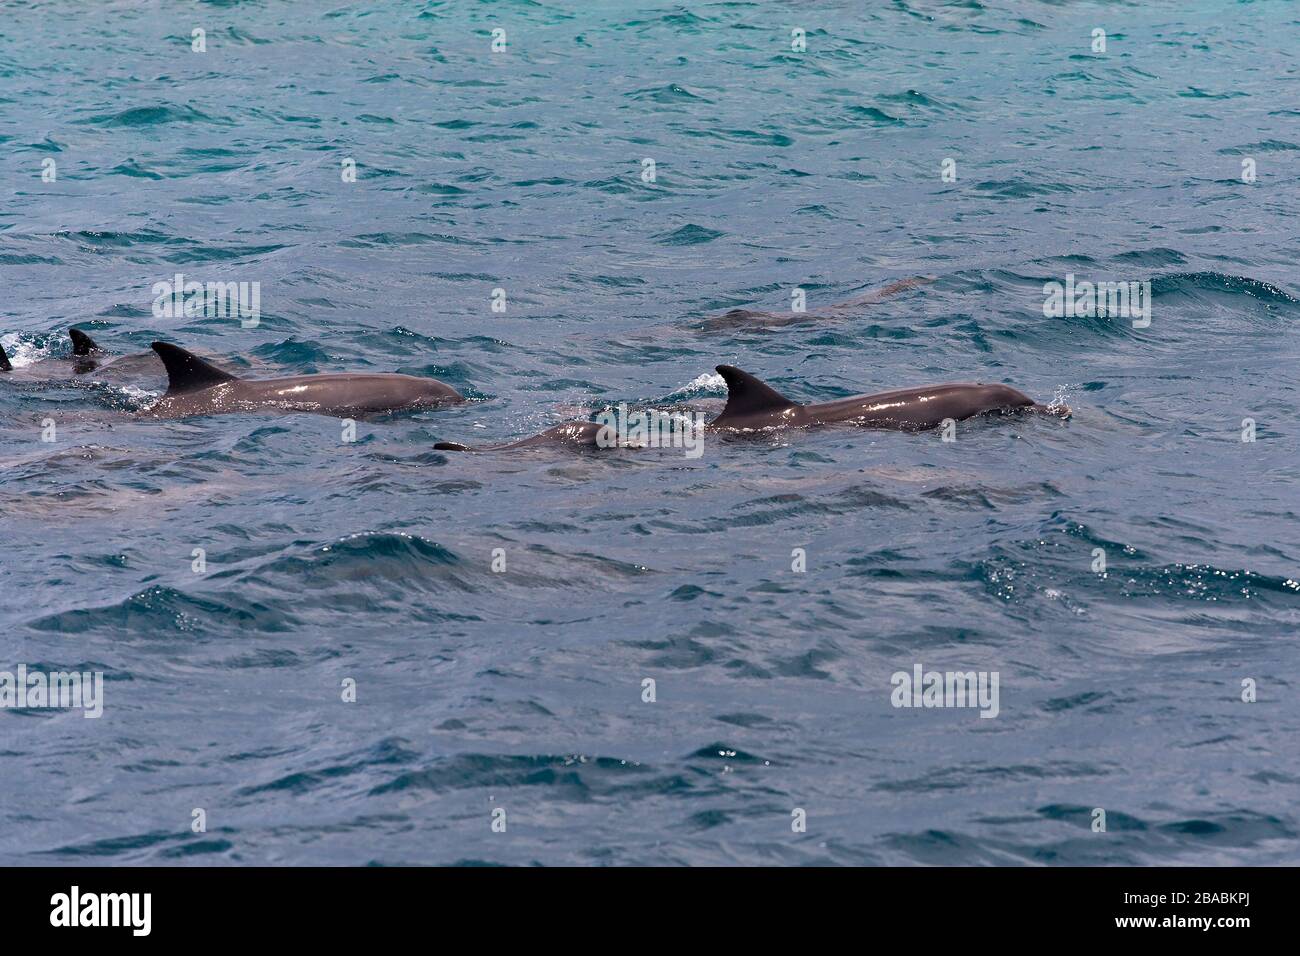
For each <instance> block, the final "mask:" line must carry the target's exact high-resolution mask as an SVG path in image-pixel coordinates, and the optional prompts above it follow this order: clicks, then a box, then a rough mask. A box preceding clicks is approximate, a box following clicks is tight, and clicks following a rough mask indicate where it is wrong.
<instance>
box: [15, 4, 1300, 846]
mask: <svg viewBox="0 0 1300 956" xmlns="http://www.w3.org/2000/svg"><path fill="white" fill-rule="evenodd" d="M195 28H201V29H203V30H204V31H205V33H204V35H203V36H204V41H205V46H206V49H205V51H204V52H196V51H195V50H193V49H192V44H193V43H194V39H193V33H192V31H193V30H194V29H195ZM497 28H500V29H502V30H504V31H505V33H504V37H502V38H501V39H503V40H504V43H505V49H504V50H503V51H502V52H494V51H493V49H492V44H493V35H492V31H493V30H494V29H497ZM1097 29H1101V30H1103V31H1104V33H1105V50H1104V51H1100V50H1094V43H1095V40H1094V33H1093V31H1094V30H1097ZM795 30H802V31H804V32H803V34H802V36H803V37H804V41H805V43H806V49H804V50H802V51H799V50H796V49H794V48H793V47H794V46H797V45H798V38H799V35H798V34H795V33H794V32H793V31H795ZM499 36H500V35H499ZM0 78H2V81H3V82H2V83H0V152H2V153H3V156H4V164H3V165H4V184H5V189H6V197H5V201H4V203H3V206H0V277H3V281H4V288H5V293H6V294H5V296H4V298H3V301H2V302H0V343H2V344H3V345H4V346H5V349H6V351H7V352H8V354H9V355H10V356H12V357H13V360H14V364H15V366H18V368H17V369H16V371H15V373H13V374H11V375H10V376H8V377H7V378H5V379H0V535H2V541H0V635H2V637H0V649H2V650H3V653H2V654H0V670H7V671H13V670H14V669H15V668H17V667H18V665H20V664H23V665H26V666H27V667H28V668H29V669H35V670H43V671H53V670H77V671H89V672H93V671H102V672H103V674H104V689H103V716H102V717H101V718H99V719H85V718H84V717H83V716H82V713H81V712H80V711H78V710H75V709H48V708H37V707H27V708H9V709H6V710H4V711H0V776H2V777H3V780H4V784H3V790H4V799H3V801H0V852H2V853H3V855H4V858H5V859H6V860H8V861H10V862H20V863H27V864H65V863H78V864H142V863H175V864H207V865H212V864H239V863H246V864H252V863H260V864H412V863H416V864H435V863H436V864H444V863H470V862H481V863H505V864H528V863H542V864H1089V865H1091V864H1170V863H1172V864H1225V865H1226V864H1232V865H1250V864H1266V863H1271V864H1278V863H1295V862H1297V861H1300V832H1298V831H1300V819H1297V811H1296V808H1297V806H1300V747H1297V743H1296V742H1297V739H1298V737H1297V734H1298V733H1300V712H1298V711H1297V706H1296V693H1297V690H1298V687H1297V681H1298V680H1300V649H1298V648H1297V638H1298V636H1300V585H1298V584H1297V579H1300V455H1298V454H1297V438H1298V437H1300V429H1298V427H1297V418H1298V416H1300V391H1298V390H1297V386H1298V385H1300V345H1298V338H1297V323H1298V322H1300V301H1298V297H1300V283H1298V282H1297V278H1296V270H1295V263H1296V261H1297V258H1298V257H1300V216H1298V215H1297V210H1300V186H1298V185H1297V179H1296V169H1297V162H1300V9H1297V7H1296V6H1295V5H1294V4H1289V3H1282V2H1257V3H1240V4H1234V3H1220V2H1194V3H1171V2H1151V3H1140V4H1123V3H1069V2H1052V3H1047V2H1034V0H1025V2H1011V0H966V2H956V3H938V2H920V0H895V2H890V3H885V2H881V3H869V4H868V3H830V2H828V3H820V4H816V5H804V4H784V3H775V2H754V3H746V2H725V3H657V2H653V0H651V2H646V3H624V2H608V3H594V4H591V3H578V2H556V3H544V4H543V3H534V2H497V3H481V4H479V3H467V2H446V3H427V2H426V3H420V2H413V3H397V2H383V3H367V4H350V3H336V4H328V3H322V4H301V3H299V4H289V3H281V2H275V0H266V2H250V3H235V2H230V3H206V4H185V5H179V6H172V5H160V4H155V3H145V2H116V3H104V4H96V5H93V6H88V5H85V4H82V3H78V2H72V0H50V2H35V0H29V2H23V0H7V2H6V3H5V4H4V9H3V18H2V19H0ZM346 159H351V160H353V161H354V162H355V165H356V181H355V182H346V181H344V176H343V175H342V172H341V170H342V168H343V164H344V160H346ZM646 159H651V160H653V162H654V176H653V178H652V181H646V180H647V179H648V178H650V177H648V176H645V175H643V174H645V173H646V170H647V168H648V167H647V165H646V164H645V163H644V160H646ZM945 159H951V160H953V164H952V165H951V166H950V167H948V168H951V169H952V170H953V171H954V172H955V176H956V178H955V181H945V177H944V176H943V175H942V172H943V169H944V168H945V166H944V160H945ZM46 160H52V161H53V164H52V165H51V164H50V163H46V162H45V161H46ZM1248 161H1249V162H1248ZM50 169H53V170H54V176H53V178H52V180H51V181H46V180H45V179H43V178H42V174H43V172H45V171H46V170H50ZM1248 170H1253V175H1250V174H1249V172H1248ZM46 179H50V176H49V175H48V174H47V176H46ZM948 179H951V177H948ZM1251 179H1253V181H1248V180H1251ZM176 273H182V274H184V275H185V276H186V277H187V278H192V279H196V280H199V281H256V282H258V283H260V290H261V316H260V322H259V323H258V324H257V325H256V326H254V327H244V325H243V324H241V323H240V322H239V321H237V320H233V319H230V318H215V317H203V316H193V317H189V318H170V319H169V318H165V317H156V316H155V314H154V311H153V309H152V304H153V300H154V294H153V292H152V291H151V288H152V287H153V285H154V284H155V283H158V282H160V281H165V280H169V279H170V278H171V277H172V276H173V275H175V274H176ZM1071 274H1072V275H1074V276H1075V277H1076V280H1078V281H1083V280H1088V281H1136V282H1149V283H1150V290H1151V305H1152V308H1151V322H1150V325H1149V327H1146V328H1134V326H1133V323H1132V322H1131V321H1129V320H1128V319H1127V318H1122V317H1114V316H1105V317H1099V316H1087V315H1084V316H1068V317H1065V316H1063V317H1059V318H1048V317H1045V315H1044V312H1043V303H1044V298H1045V297H1044V291H1043V287H1044V284H1045V283H1049V282H1053V281H1056V282H1064V281H1065V279H1066V276H1067V275H1071ZM913 276H926V277H932V278H933V280H934V281H933V282H930V283H928V284H924V285H920V286H918V287H916V288H913V289H910V290H908V291H905V292H903V293H901V294H898V295H895V296H891V297H888V298H885V299H883V300H881V301H879V302H877V303H875V304H871V305H869V306H864V307H863V308H861V309H860V310H858V311H854V312H852V313H851V314H845V315H837V316H834V317H831V318H827V319H824V320H813V321H807V322H801V323H796V324H790V325H785V326H781V327H778V328H757V329H752V328H746V327H744V326H740V327H734V328H721V329H710V328H706V327H705V322H706V320H707V319H708V318H710V317H711V316H716V315H718V314H720V313H722V312H725V311H726V310H728V309H731V308H734V307H738V306H744V307H749V308H755V309H764V310H771V311H780V310H785V309H789V308H790V304H791V294H792V290H794V289H803V290H804V291H805V294H806V296H807V300H808V305H809V308H810V309H812V310H814V311H815V310H816V309H817V308H818V307H821V306H825V305H828V304H830V303H834V302H838V301H843V300H845V299H851V298H853V297H855V296H860V295H863V294H864V293H868V292H870V291H871V290H872V289H875V288H878V287H880V286H882V285H884V284H886V283H888V282H890V281H892V280H897V279H904V278H908V277H913ZM495 289H502V290H504V295H505V300H504V301H505V305H506V308H505V311H504V312H501V311H494V310H493V308H492V302H493V290H495ZM73 324H75V325H77V326H78V327H79V328H82V329H84V330H86V331H87V332H89V333H90V334H91V335H92V336H93V337H94V338H95V339H96V340H97V341H98V342H99V343H100V344H101V345H102V346H104V347H105V348H106V349H108V350H110V351H111V352H114V353H123V354H127V353H139V352H143V351H145V350H146V349H147V346H148V344H149V343H150V342H151V341H153V340H155V339H163V340H166V341H171V342H175V343H177V344H180V345H183V346H186V347H189V348H192V349H194V350H195V351H198V352H199V353H201V354H203V355H205V356H208V357H211V358H212V359H214V360H215V361H217V362H219V363H221V364H223V365H224V366H225V367H227V368H230V369H232V370H234V371H236V372H237V373H239V374H248V375H254V376H256V375H262V376H266V375H274V374H298V373H305V372H317V371H348V370H365V371H403V372H407V373H410V374H416V375H427V376H433V377H436V378H439V379H442V380H444V381H446V382H448V383H450V384H452V385H454V386H456V387H457V388H459V389H460V390H462V391H463V392H464V393H465V394H466V395H468V396H469V397H471V398H472V399H473V401H472V402H471V403H469V404H467V405H464V406H460V407H457V408H453V409H446V410H439V411H428V412H423V413H419V414H414V415H407V416H399V417H395V418H392V419H389V420H385V421H377V422H362V423H359V425H358V432H357V440H356V441H355V442H344V441H342V439H341V425H340V422H338V421H337V420H335V419H333V418H327V417H318V416H308V415H299V416H290V417H274V416H265V417H257V416H241V415H235V416H227V417H213V418H195V419H186V420H181V421H164V422H159V421H150V420H143V419H139V418H137V417H135V415H134V413H135V412H136V411H138V410H139V409H141V408H143V407H145V406H147V405H148V404H149V402H150V401H151V400H152V398H153V397H154V396H156V395H157V394H159V393H160V392H161V390H162V389H163V387H164V385H165V383H164V381H163V380H162V378H161V377H160V376H159V375H158V374H156V372H155V373H153V374H149V373H146V374H143V375H142V376H141V377H140V378H139V379H138V380H132V381H128V382H122V381H99V380H96V378H95V376H93V375H92V376H90V377H89V378H86V377H82V378H78V379H76V380H75V381H69V380H68V378H67V377H66V376H65V377H64V378H55V379H53V380H45V379H42V378H40V377H39V376H37V375H36V374H35V373H36V372H37V371H38V370H39V369H40V368H41V367H42V366H41V363H42V362H48V363H51V364H48V365H45V366H44V367H45V368H47V369H52V368H56V367H57V366H58V364H59V360H60V359H62V358H65V357H66V356H67V355H68V353H69V347H68V345H67V339H66V330H67V328H68V327H69V326H70V325H73ZM719 363H730V364H734V365H737V366H740V367H741V368H744V369H746V370H748V371H750V372H752V373H754V374H756V375H758V376H760V377H761V378H764V379H765V380H767V381H769V382H771V383H772V384H773V385H774V386H775V387H777V388H779V389H780V390H782V391H783V392H785V393H786V394H787V395H789V396H790V397H792V398H795V399H797V400H800V401H824V400H828V399H831V398H836V397H842V396H847V395H852V394H856V393H861V392H869V391H880V390H884V389H887V388H893V387H902V386H908V385H919V384H924V383H928V382H938V381H962V380H982V381H999V382H1006V383H1009V384H1012V385H1014V386H1016V387H1017V388H1020V389H1022V390H1023V391H1025V392H1027V393H1028V394H1030V395H1031V396H1033V397H1034V398H1036V399H1038V400H1039V401H1051V400H1055V401H1057V402H1064V403H1066V404H1068V405H1069V406H1070V407H1071V408H1072V409H1073V417H1072V418H1070V419H1069V420H1067V421H1061V420H1059V419H1052V418H1046V417H1040V416H1021V417H1003V418H992V419H983V420H972V421H969V422H964V423H962V424H961V425H960V426H959V427H958V431H957V436H956V437H957V440H956V441H952V442H945V441H943V440H942V439H941V437H940V436H939V435H938V434H936V433H933V432H930V433H921V434H903V433H893V432H877V431H862V430H854V429H851V428H850V429H834V428H828V429H821V430H816V431H811V432H801V433H781V434H777V435H766V436H760V437H757V438H753V439H750V440H732V441H727V440H722V439H719V438H716V437H709V436H706V444H705V452H704V454H703V455H702V456H700V457H699V458H696V459H691V458H687V457H686V456H685V455H683V454H682V452H681V451H680V450H672V449H669V450H654V449H647V450H642V451H632V450H623V451H615V452H610V453H604V454H582V453H573V452H563V451H547V450H540V451H533V452H528V453H511V454H484V455H463V454H461V455H458V454H455V453H441V452H436V451H433V450H432V446H433V444H434V442H436V441H443V440H450V441H464V442H469V443H491V442H498V441H507V440H510V439H513V438H517V437H523V436H526V435H529V434H532V433H534V432H537V431H540V430H541V429H543V428H546V427H549V426H551V425H554V424H557V423H559V422H562V421H565V420H568V419H572V418H585V417H588V416H590V415H592V414H594V413H595V412H598V411H599V410H600V409H602V408H604V407H606V406H609V405H617V403H620V402H627V403H629V404H630V405H631V406H633V407H644V406H654V407H660V408H673V409H680V410H684V411H695V410H700V411H705V412H709V413H712V412H716V411H717V410H718V409H719V408H720V407H721V405H722V402H723V399H724V398H725V389H724V386H723V383H722V380H721V379H720V378H719V377H718V376H717V375H716V374H714V372H713V368H714V366H715V365H717V364H719ZM1247 419H1249V420H1250V421H1249V422H1247V421H1246V420H1247ZM47 423H53V425H54V432H53V435H52V436H51V437H53V438H54V440H53V441H43V440H42V438H43V437H45V436H46V435H47V428H46V426H47ZM1251 423H1253V438H1254V440H1253V441H1245V440H1243V437H1247V438H1249V437H1252V435H1251V433H1252V424H1251ZM196 549H202V553H203V555H204V556H205V569H204V570H203V571H202V572H196V570H195V569H194V568H195V562H196V560H197V559H196V557H195V551H196ZM497 549H500V550H499V551H497ZM795 549H803V553H804V554H805V556H806V557H805V560H806V570H805V571H803V572H798V571H794V570H792V565H793V564H794V562H795V557H793V555H794V553H795ZM494 551H497V554H498V555H499V556H501V557H503V559H504V562H505V568H504V570H501V571H496V570H494V569H493V553H494ZM1099 559H1100V560H1104V562H1105V566H1104V570H1102V569H1101V566H1100V565H1099V564H1098V561H1099ZM917 665H920V666H921V667H922V668H923V669H924V670H927V671H929V670H936V671H960V672H965V671H978V672H990V673H994V672H995V673H997V674H998V675H999V680H1000V685H999V687H1000V700H999V712H998V715H997V716H996V718H993V719H984V718H981V717H980V715H979V711H978V710H974V709H969V708H965V709H962V708H932V709H925V708H921V709H913V708H898V707H895V706H893V704H892V702H891V695H892V692H893V690H894V687H893V685H892V683H891V677H892V675H894V674H895V673H897V672H907V673H911V672H912V670H913V668H914V667H916V666H917ZM647 680H649V681H653V682H654V683H653V690H654V693H653V697H654V700H653V701H647V700H646V699H644V698H645V697H647V696H649V693H648V691H647V690H646V687H647V685H646V683H645V682H646V681H647ZM351 687H354V688H355V702H350V701H347V700H345V699H344V698H345V696H350V694H349V692H348V688H351ZM1251 688H1253V695H1252V693H1251ZM1243 696H1244V697H1247V698H1249V697H1251V696H1254V698H1255V699H1254V700H1253V701H1250V700H1243ZM196 810H202V811H203V814H202V815H201V819H202V820H203V821H204V823H205V827H198V826H197V824H196V822H195V821H196V820H197V819H199V818H200V817H199V816H196V814H195V811H196ZM797 810H802V811H804V814H806V830H805V831H804V832H798V827H797V826H796V825H795V824H797V823H798V819H799V814H798V813H796V811H797ZM1097 810H1104V811H1105V823H1106V828H1105V831H1104V832H1097V831H1096V829H1095V828H1094V827H1095V823H1094V821H1096V820H1097V819H1098V814H1097V812H1096V811H1097ZM494 821H504V823H505V829H504V832H499V831H500V830H501V827H500V826H498V827H497V828H496V829H495V830H494V828H493V823H494ZM196 829H199V830H202V832H196Z"/></svg>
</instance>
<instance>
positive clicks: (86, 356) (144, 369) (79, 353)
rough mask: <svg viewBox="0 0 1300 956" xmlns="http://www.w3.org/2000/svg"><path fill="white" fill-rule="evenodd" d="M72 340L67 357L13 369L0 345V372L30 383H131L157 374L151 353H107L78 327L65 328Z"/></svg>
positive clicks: (158, 369)
mask: <svg viewBox="0 0 1300 956" xmlns="http://www.w3.org/2000/svg"><path fill="white" fill-rule="evenodd" d="M68 337H69V338H70V339H71V340H72V356H71V358H63V357H58V358H46V359H41V360H40V361H38V362H33V363H32V364H31V365H26V366H22V367H20V368H14V367H13V365H12V363H11V362H10V361H9V356H7V355H5V354H4V349H3V348H0V372H12V373H13V376H14V380H15V381H30V382H60V381H62V382H71V383H73V384H84V383H85V382H91V381H93V382H105V381H107V382H123V383H126V382H134V381H136V380H138V379H140V378H141V377H148V376H155V377H156V376H161V375H162V374H163V367H162V365H161V364H160V363H159V361H158V357H157V356H156V355H154V353H153V352H141V353H138V354H134V355H119V356H109V355H108V353H107V352H105V351H104V350H103V349H102V348H100V347H99V346H98V345H97V344H96V343H95V340H94V339H92V338H91V337H90V336H89V335H87V334H86V333H85V332H83V331H81V329H68ZM78 380H81V381H78Z"/></svg>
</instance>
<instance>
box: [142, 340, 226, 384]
mask: <svg viewBox="0 0 1300 956" xmlns="http://www.w3.org/2000/svg"><path fill="white" fill-rule="evenodd" d="M152 347H153V350H154V351H155V352H157V353H158V357H159V358H160V359H162V361H163V365H165V366H166V367H167V394H168V395H175V394H177V393H178V392H192V391H195V390H196V389H200V388H211V387H212V386H213V385H220V384H222V383H223V382H233V381H236V378H235V376H234V375H231V374H230V373H229V372H223V371H221V369H219V368H217V367H216V366H215V365H213V364H212V363H210V362H205V361H203V359H201V358H199V357H198V356H197V355H195V354H194V353H193V352H187V351H185V349H183V348H181V347H180V346H177V345H170V344H168V343H167V342H154V343H153V346H152Z"/></svg>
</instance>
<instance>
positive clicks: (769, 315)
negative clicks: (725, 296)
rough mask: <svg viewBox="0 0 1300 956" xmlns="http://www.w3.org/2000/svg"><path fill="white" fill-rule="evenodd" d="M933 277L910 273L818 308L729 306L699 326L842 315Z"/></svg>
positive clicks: (763, 324)
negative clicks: (769, 309) (787, 309)
mask: <svg viewBox="0 0 1300 956" xmlns="http://www.w3.org/2000/svg"><path fill="white" fill-rule="evenodd" d="M933 281H934V279H933V278H930V277H929V276H913V277H912V278H910V279H899V280H897V281H895V282H890V283H888V284H887V285H883V286H881V287H880V288H879V289H873V290H872V291H870V292H867V293H865V294H863V295H859V296H855V297H854V298H852V299H847V300H845V301H844V302H836V303H834V304H833V305H826V306H822V307H821V308H819V309H811V310H809V311H807V312H763V311H760V310H758V309H732V310H731V311H730V312H725V313H723V314H722V315H716V316H714V317H713V318H711V319H706V320H705V321H704V323H703V324H702V325H701V326H700V328H701V329H703V330H705V331H710V332H716V331H720V330H723V329H733V328H742V329H743V328H761V329H775V328H781V327H782V326H786V325H795V324H797V323H800V322H813V321H816V320H818V319H837V318H842V317H844V316H846V315H849V314H851V313H853V312H856V311H858V310H859V309H861V308H863V307H864V306H868V305H875V304H876V303H877V302H881V301H883V300H885V299H888V298H889V297H890V296H894V295H898V294H900V293H902V292H906V291H908V290H909V289H915V288H918V287H919V286H923V285H929V284H930V283H931V282H933Z"/></svg>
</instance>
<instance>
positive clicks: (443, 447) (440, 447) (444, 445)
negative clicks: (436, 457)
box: [433, 441, 472, 451]
mask: <svg viewBox="0 0 1300 956" xmlns="http://www.w3.org/2000/svg"><path fill="white" fill-rule="evenodd" d="M433 448H434V451H472V449H471V448H470V447H469V445H462V444H461V443H460V442H456V441H440V442H435V443H434V446H433Z"/></svg>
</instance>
